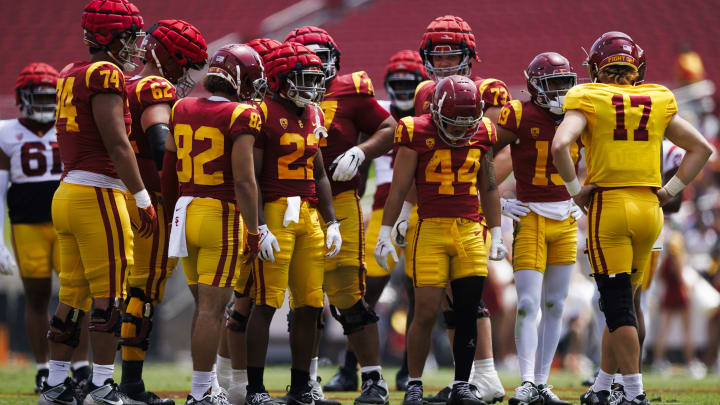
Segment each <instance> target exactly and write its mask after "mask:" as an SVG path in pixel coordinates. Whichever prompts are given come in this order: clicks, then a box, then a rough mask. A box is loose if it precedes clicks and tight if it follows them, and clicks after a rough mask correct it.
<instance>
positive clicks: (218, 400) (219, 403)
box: [185, 388, 230, 405]
mask: <svg viewBox="0 0 720 405" xmlns="http://www.w3.org/2000/svg"><path fill="white" fill-rule="evenodd" d="M185 405H230V402H229V401H228V400H227V396H225V395H222V394H221V395H218V394H213V392H212V388H211V389H209V390H207V392H206V393H205V395H204V396H203V397H202V398H200V399H195V398H194V397H193V396H192V395H188V396H187V399H186V400H185Z"/></svg>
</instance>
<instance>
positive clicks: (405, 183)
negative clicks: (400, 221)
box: [382, 146, 418, 226]
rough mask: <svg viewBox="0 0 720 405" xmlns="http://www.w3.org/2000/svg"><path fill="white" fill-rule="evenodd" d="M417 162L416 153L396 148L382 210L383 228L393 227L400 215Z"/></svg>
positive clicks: (401, 147) (412, 180) (405, 148)
mask: <svg viewBox="0 0 720 405" xmlns="http://www.w3.org/2000/svg"><path fill="white" fill-rule="evenodd" d="M417 160H418V154H417V152H416V151H414V150H412V149H410V148H408V147H405V146H400V148H398V151H397V156H396V157H395V168H394V169H393V179H392V185H391V186H390V193H389V195H388V198H387V201H386V202H385V208H384V209H383V219H382V224H383V226H393V224H394V223H395V220H396V219H397V217H398V215H400V210H401V209H402V206H403V202H404V201H405V198H406V196H407V195H408V192H409V191H410V188H411V187H412V185H413V183H414V180H415V170H416V169H417ZM416 199H417V198H416Z"/></svg>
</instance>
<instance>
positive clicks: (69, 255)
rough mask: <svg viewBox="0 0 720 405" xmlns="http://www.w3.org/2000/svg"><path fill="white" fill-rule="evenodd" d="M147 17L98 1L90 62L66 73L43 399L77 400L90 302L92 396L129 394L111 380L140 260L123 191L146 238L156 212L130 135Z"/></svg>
mask: <svg viewBox="0 0 720 405" xmlns="http://www.w3.org/2000/svg"><path fill="white" fill-rule="evenodd" d="M142 24H143V20H142V17H141V16H140V12H139V11H138V9H137V7H135V6H134V5H133V4H132V3H130V2H128V1H127V0H112V1H111V0H102V1H101V0H93V1H91V2H90V3H88V4H87V5H86V6H85V10H84V12H83V15H82V27H83V30H84V34H85V35H84V40H85V44H86V45H87V46H89V48H90V55H91V56H90V61H87V62H74V63H71V64H69V65H67V66H66V67H65V68H64V69H63V70H62V71H61V72H60V74H59V77H58V84H57V89H58V94H57V101H58V103H57V104H58V105H57V120H56V123H55V128H56V131H57V137H58V144H59V146H60V155H61V156H62V163H63V174H62V181H61V182H60V185H59V186H58V189H57V191H56V192H55V195H54V197H53V202H52V218H53V225H54V226H55V230H56V231H57V234H58V243H59V246H60V293H59V300H60V304H59V305H58V308H57V310H56V311H55V315H54V316H53V318H52V320H51V321H50V331H49V332H48V339H49V340H50V358H51V359H52V360H51V361H50V373H49V376H48V380H47V382H46V383H44V384H43V392H42V395H41V397H40V399H39V400H38V403H39V404H53V403H60V404H72V403H74V402H75V401H76V399H75V398H74V396H73V392H72V389H71V383H70V379H69V378H67V373H68V368H69V366H70V358H71V355H72V351H73V349H74V348H75V347H77V345H78V341H79V335H80V330H79V328H80V325H81V323H80V322H81V320H82V318H83V316H84V315H85V313H86V312H88V311H89V310H90V309H91V307H92V308H93V312H92V314H91V315H90V322H89V330H90V341H91V343H92V350H93V373H92V380H91V381H90V383H89V384H88V385H87V391H88V397H87V398H85V403H91V402H92V403H116V402H119V401H121V394H120V393H118V391H117V389H116V385H115V384H114V382H113V380H112V373H113V368H114V367H113V360H114V358H115V351H116V349H117V337H116V333H117V332H118V331H119V328H120V299H121V297H122V292H123V291H122V290H123V285H124V281H125V276H126V274H127V273H128V271H129V269H130V268H132V267H133V265H134V261H133V233H132V228H131V222H130V217H129V215H128V208H127V206H126V197H125V193H126V192H130V193H131V194H132V195H133V197H134V199H135V205H136V206H137V210H138V211H139V212H138V216H139V218H140V220H139V222H136V223H135V224H134V225H135V226H136V227H137V228H138V230H139V233H140V235H141V236H142V237H149V236H152V234H153V233H155V232H156V231H157V226H158V225H157V216H156V215H155V209H154V208H153V206H152V204H151V200H150V194H149V193H148V192H147V190H146V189H145V185H144V184H143V182H142V178H141V177H140V172H139V170H138V166H137V162H136V160H135V154H134V153H133V149H132V146H131V145H130V142H129V140H128V132H129V130H130V112H129V110H128V100H127V93H126V88H125V76H124V74H123V69H124V70H132V69H133V68H134V67H135V64H134V63H133V58H135V57H137V56H138V54H139V51H138V48H137V47H136V40H137V37H138V36H140V35H141V32H140V30H141V29H142Z"/></svg>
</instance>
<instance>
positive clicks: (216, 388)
mask: <svg viewBox="0 0 720 405" xmlns="http://www.w3.org/2000/svg"><path fill="white" fill-rule="evenodd" d="M208 372H209V373H212V380H211V381H210V384H211V385H212V392H214V393H218V392H220V388H222V387H220V383H219V382H218V378H217V364H213V368H212V371H208ZM198 399H199V398H198Z"/></svg>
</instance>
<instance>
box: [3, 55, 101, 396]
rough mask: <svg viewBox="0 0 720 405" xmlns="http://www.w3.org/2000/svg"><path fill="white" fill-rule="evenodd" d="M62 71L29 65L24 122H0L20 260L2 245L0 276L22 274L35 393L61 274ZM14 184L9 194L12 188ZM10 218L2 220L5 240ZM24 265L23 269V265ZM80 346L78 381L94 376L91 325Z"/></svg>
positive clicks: (22, 83) (21, 88)
mask: <svg viewBox="0 0 720 405" xmlns="http://www.w3.org/2000/svg"><path fill="white" fill-rule="evenodd" d="M57 77H58V72H57V70H55V68H53V67H52V66H50V65H48V64H46V63H42V62H38V63H31V64H29V65H27V66H26V67H25V68H23V70H22V71H21V72H20V75H19V76H18V78H17V80H16V81H15V102H16V103H17V105H18V106H19V108H20V112H21V113H22V115H23V116H22V118H18V119H12V120H5V121H0V212H5V197H6V196H7V205H8V210H9V214H10V215H9V216H10V225H11V237H12V244H13V248H14V249H13V250H14V251H15V256H16V257H17V261H18V263H16V262H15V258H14V257H13V255H12V254H11V253H10V251H9V250H8V248H7V247H6V246H5V243H4V241H3V240H0V274H14V273H15V271H17V270H18V269H19V270H20V277H21V278H22V282H23V287H24V290H25V305H26V309H25V326H26V328H27V334H28V340H29V341H30V347H31V348H32V350H33V355H34V356H35V362H36V363H37V374H36V375H35V392H40V391H42V388H43V382H44V381H46V380H47V377H48V341H47V331H48V327H49V324H48V316H47V312H48V303H49V301H50V295H51V288H52V269H55V271H56V272H57V271H59V270H60V268H59V263H58V259H59V254H60V251H59V247H58V243H57V234H56V233H55V228H53V225H52V218H51V215H50V205H51V202H52V195H53V193H55V190H56V189H57V187H58V184H60V174H61V173H62V162H61V161H60V149H59V148H58V143H57V136H56V135H55V86H56V85H57ZM9 182H12V185H10V189H9V190H8V183H9ZM4 228H5V216H4V215H2V216H0V235H4ZM18 264H19V265H18ZM81 327H82V328H83V329H82V330H81V332H80V334H81V337H80V345H79V346H78V348H77V349H76V350H75V351H74V353H73V358H72V360H73V363H72V369H73V379H74V380H77V381H76V382H77V383H83V384H84V383H85V382H86V380H87V378H88V377H89V376H90V367H89V366H88V352H87V338H88V336H87V333H88V332H87V329H85V328H87V322H85V323H84V324H83V325H81Z"/></svg>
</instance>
